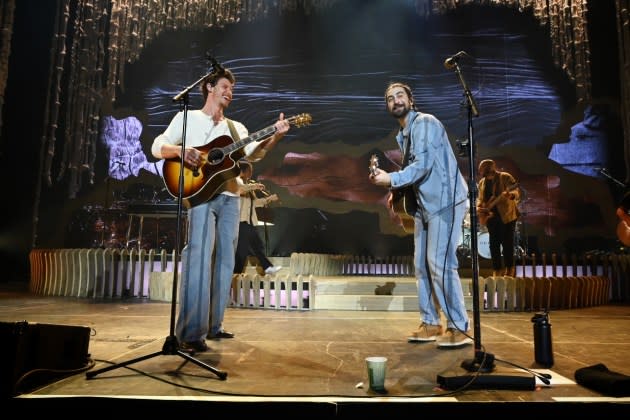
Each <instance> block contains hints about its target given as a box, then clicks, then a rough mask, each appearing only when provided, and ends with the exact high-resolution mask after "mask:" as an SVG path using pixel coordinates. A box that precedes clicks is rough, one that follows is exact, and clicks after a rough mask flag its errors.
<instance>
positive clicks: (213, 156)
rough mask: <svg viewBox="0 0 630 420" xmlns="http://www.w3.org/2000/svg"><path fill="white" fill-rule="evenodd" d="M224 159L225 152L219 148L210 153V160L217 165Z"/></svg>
mask: <svg viewBox="0 0 630 420" xmlns="http://www.w3.org/2000/svg"><path fill="white" fill-rule="evenodd" d="M222 160H223V152H221V150H219V149H213V150H211V151H210V153H208V162H210V163H211V164H212V165H216V164H217V163H220V162H221V161H222Z"/></svg>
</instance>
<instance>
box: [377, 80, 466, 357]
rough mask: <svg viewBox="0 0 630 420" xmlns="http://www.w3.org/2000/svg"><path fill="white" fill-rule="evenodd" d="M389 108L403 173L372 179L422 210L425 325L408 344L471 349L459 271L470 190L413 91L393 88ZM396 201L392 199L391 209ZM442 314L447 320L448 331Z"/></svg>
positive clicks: (420, 277) (419, 275)
mask: <svg viewBox="0 0 630 420" xmlns="http://www.w3.org/2000/svg"><path fill="white" fill-rule="evenodd" d="M385 104H386V106H387V111H389V113H390V114H391V115H392V117H394V118H395V119H396V120H397V122H398V124H399V130H398V132H397V134H396V142H397V143H398V146H399V147H400V149H401V151H402V152H403V167H402V168H401V169H400V170H399V171H394V172H390V173H388V172H386V171H384V170H382V169H378V168H373V169H372V170H371V171H370V178H369V179H370V181H371V182H372V183H373V184H375V185H380V186H382V187H387V188H391V189H394V190H396V189H400V188H405V187H407V188H412V193H413V198H412V199H411V200H412V201H414V202H415V204H417V205H416V206H414V208H415V212H414V214H413V215H412V217H413V218H414V265H415V274H416V279H417V281H418V306H419V309H420V322H421V323H420V326H419V327H418V328H417V329H416V330H414V331H412V332H411V334H410V335H409V336H408V338H407V340H408V341H410V342H430V341H435V342H437V345H438V347H455V346H462V345H467V344H471V343H472V342H473V340H472V337H471V336H470V334H469V331H468V327H469V325H468V314H467V313H466V305H465V304H464V294H463V290H462V283H461V280H460V278H459V273H458V271H457V269H458V264H459V263H458V260H457V245H458V242H459V239H460V237H461V226H462V223H463V221H464V215H465V214H466V211H467V210H468V207H469V201H468V186H467V185H466V181H465V179H464V177H463V176H462V174H461V172H460V171H459V168H458V166H457V160H456V158H455V154H454V153H453V149H452V147H451V144H450V143H449V140H448V136H447V134H446V130H445V129H444V126H443V125H442V123H441V122H440V121H439V120H438V119H437V118H436V117H435V116H434V115H431V114H427V113H423V112H419V111H418V110H417V109H416V104H415V102H414V100H413V94H412V92H411V88H410V87H409V86H408V85H406V84H404V83H399V82H393V83H390V84H389V85H388V86H387V88H386V89H385ZM393 198H394V194H390V197H389V203H390V206H391V207H393V201H392V200H393ZM440 310H441V311H442V313H444V315H445V318H446V330H444V329H443V326H442V323H441V318H440Z"/></svg>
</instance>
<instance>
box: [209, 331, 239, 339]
mask: <svg viewBox="0 0 630 420" xmlns="http://www.w3.org/2000/svg"><path fill="white" fill-rule="evenodd" d="M206 338H210V339H213V338H234V333H231V332H229V331H225V330H224V329H220V330H219V331H218V332H216V333H214V334H212V333H208V335H207V337H206Z"/></svg>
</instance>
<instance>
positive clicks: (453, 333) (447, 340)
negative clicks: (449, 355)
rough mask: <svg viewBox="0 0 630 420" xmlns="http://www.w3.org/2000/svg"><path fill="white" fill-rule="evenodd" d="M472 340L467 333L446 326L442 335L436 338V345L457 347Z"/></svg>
mask: <svg viewBox="0 0 630 420" xmlns="http://www.w3.org/2000/svg"><path fill="white" fill-rule="evenodd" d="M472 342H473V339H472V338H470V337H469V336H468V333H463V332H461V331H459V330H458V329H457V328H447V329H446V332H445V333H444V335H442V336H441V337H438V339H437V345H438V347H459V346H464V345H466V344H471V343H472Z"/></svg>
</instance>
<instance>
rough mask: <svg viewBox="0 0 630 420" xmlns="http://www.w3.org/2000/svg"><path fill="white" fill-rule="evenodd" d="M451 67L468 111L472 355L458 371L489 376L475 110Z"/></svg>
mask: <svg viewBox="0 0 630 420" xmlns="http://www.w3.org/2000/svg"><path fill="white" fill-rule="evenodd" d="M451 66H452V67H453V68H454V69H455V73H456V74H457V77H458V79H459V82H460V83H461V85H462V87H463V89H464V96H465V97H466V107H467V108H468V161H469V175H468V179H469V181H468V182H469V188H468V191H469V194H468V197H469V200H470V252H471V254H472V255H471V259H472V285H473V333H474V350H475V355H474V358H473V359H471V360H465V361H463V362H462V367H463V368H464V369H466V370H468V371H469V372H483V373H486V372H491V371H492V370H493V369H494V355H492V354H489V353H485V352H484V351H483V350H482V345H481V321H480V319H479V317H480V316H479V313H480V310H479V257H478V255H479V254H478V251H477V181H476V180H475V162H476V161H477V160H476V158H475V149H476V147H475V142H474V136H473V134H474V130H473V117H478V116H479V110H478V109H477V104H476V103H475V98H474V97H473V95H472V93H471V92H470V89H469V88H468V84H467V83H466V80H465V79H464V76H463V75H462V71H461V69H460V68H459V64H458V63H457V61H456V60H454V61H453V63H452V64H451Z"/></svg>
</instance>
